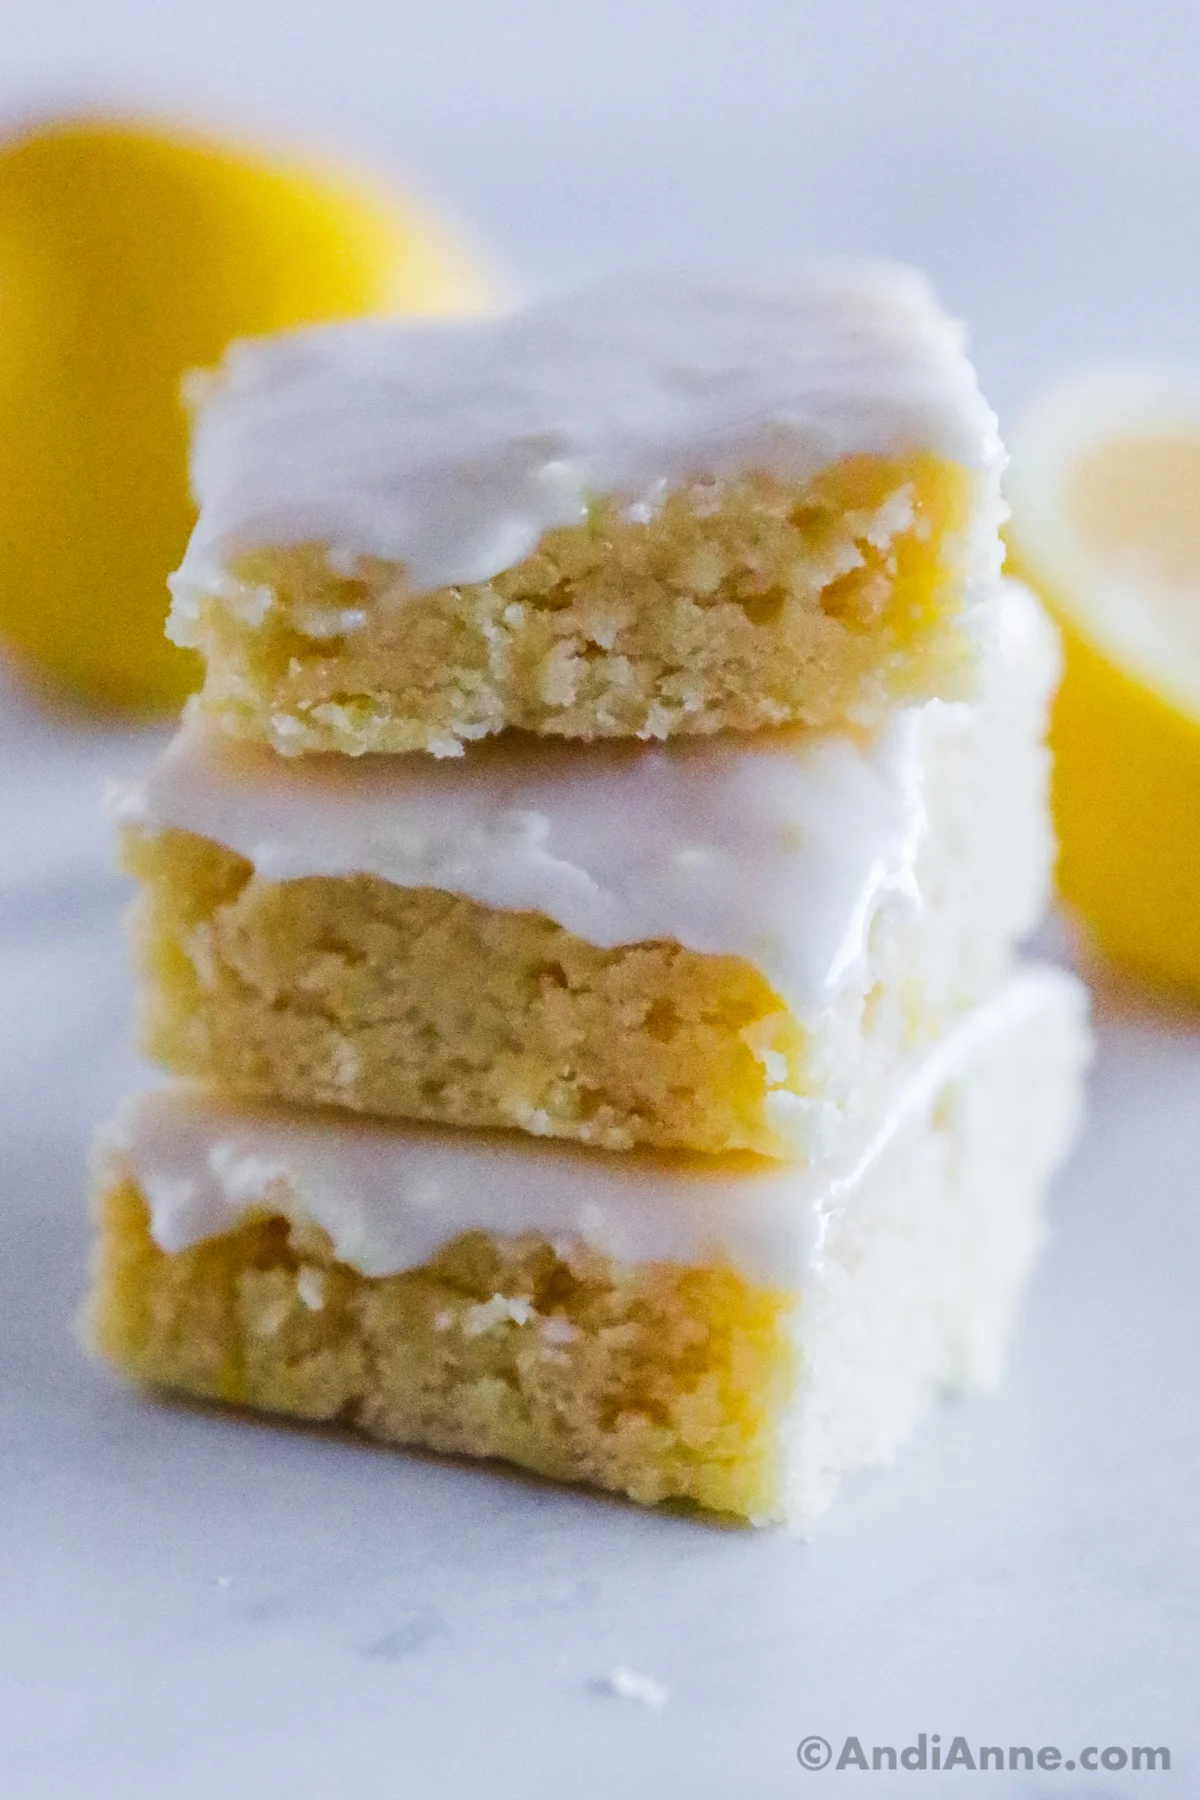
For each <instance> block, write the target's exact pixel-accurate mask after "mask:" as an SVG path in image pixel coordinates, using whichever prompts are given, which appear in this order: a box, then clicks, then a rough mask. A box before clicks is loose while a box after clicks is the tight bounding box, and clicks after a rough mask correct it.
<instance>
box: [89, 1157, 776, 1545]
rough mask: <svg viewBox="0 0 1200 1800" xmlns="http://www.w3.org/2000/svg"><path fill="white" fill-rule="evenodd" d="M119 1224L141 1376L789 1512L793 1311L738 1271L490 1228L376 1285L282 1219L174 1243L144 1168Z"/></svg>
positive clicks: (96, 1295)
mask: <svg viewBox="0 0 1200 1800" xmlns="http://www.w3.org/2000/svg"><path fill="white" fill-rule="evenodd" d="M99 1228H100V1238H99V1249H98V1254H97V1267H96V1278H95V1284H94V1290H93V1298H92V1302H91V1307H90V1311H89V1317H88V1321H87V1331H88V1336H89V1340H90V1341H91V1343H92V1344H93V1345H94V1347H95V1348H96V1349H97V1350H98V1351H99V1353H100V1354H101V1355H103V1356H105V1357H107V1358H108V1359H109V1361H111V1362H112V1363H114V1364H115V1365H116V1367H117V1368H119V1369H120V1370H121V1371H122V1372H123V1373H124V1374H125V1375H126V1376H128V1377H129V1378H131V1379H133V1380H135V1381H139V1382H145V1383H150V1384H154V1385H158V1386H162V1387H165V1388H169V1389H171V1388H173V1389H179V1390H182V1391H184V1392H186V1393H189V1394H194V1395H197V1396H199V1397H201V1398H209V1399H214V1400H221V1401H224V1402H227V1403H231V1404H235V1405H245V1406H253V1407H257V1408H260V1409H262V1410H263V1411H266V1412H276V1413H286V1414H290V1415H291V1416H293V1417H297V1418H303V1419H311V1420H322V1421H335V1422H337V1423H340V1424H343V1425H349V1426H353V1427H355V1428H357V1429H359V1430H362V1431H365V1432H367V1433H369V1434H370V1435H371V1436H373V1437H378V1438H382V1439H385V1440H387V1441H388V1442H391V1443H397V1444H408V1443H412V1444H421V1445H424V1446H426V1447H427V1448H430V1449H434V1450H440V1451H448V1452H458V1453H463V1454H467V1455H471V1456H487V1457H501V1458H505V1459H507V1460H509V1461H512V1462H516V1463H519V1464H521V1465H522V1466H523V1467H525V1468H527V1469H531V1470H533V1471H535V1472H536V1473H538V1474H542V1475H547V1476H551V1477H553V1478H555V1479H558V1480H563V1481H581V1482H587V1483H589V1484H591V1485H593V1486H596V1487H602V1488H609V1489H613V1490H615V1491H617V1492H620V1493H623V1494H627V1495H628V1496H629V1497H630V1498H631V1499H634V1500H637V1501H640V1502H642V1503H643V1504H646V1505H651V1504H654V1503H656V1502H658V1501H662V1500H669V1499H677V1500H688V1501H692V1502H695V1503H696V1504H698V1505H700V1506H703V1507H705V1508H707V1509H710V1510H713V1511H716V1512H726V1513H736V1514H740V1515H742V1516H745V1517H752V1518H759V1517H766V1516H771V1515H773V1514H775V1513H777V1511H778V1508H779V1495H780V1480H781V1477H780V1469H779V1462H778V1458H779V1453H780V1452H779V1445H778V1437H777V1432H776V1430H775V1426H776V1424H777V1417H778V1413H779V1411H780V1409H781V1407H782V1405H783V1403H784V1400H785V1398H786V1396H787V1394H788V1393H789V1391H790V1389H791V1386H792V1384H793V1381H794V1359H795V1352H794V1348H793V1344H792V1338H791V1334H790V1333H789V1330H788V1321H789V1317H790V1310H791V1302H790V1301H789V1300H788V1298H787V1297H786V1296H783V1295H780V1294H776V1293H774V1292H772V1291H770V1290H767V1289H763V1288H756V1287H752V1286H751V1285H749V1284H748V1283H747V1282H746V1281H744V1280H743V1279H742V1278H741V1277H739V1276H738V1275H736V1274H735V1273H734V1272H732V1271H730V1270H728V1269H724V1268H720V1267H710V1268H704V1269H699V1268H681V1267H675V1266H673V1265H670V1264H662V1263H660V1264H654V1265H648V1266H644V1267H639V1268H630V1267H628V1266H626V1265H623V1264H618V1263H613V1262H611V1261H609V1260H608V1259H606V1258H604V1257H602V1256H600V1255H599V1254H597V1253H595V1252H592V1251H586V1250H583V1249H581V1248H573V1249H572V1250H571V1252H570V1254H569V1255H565V1254H561V1253H560V1252H559V1251H558V1250H556V1249H555V1248H554V1247H553V1246H552V1245H551V1244H549V1243H548V1242H546V1240H545V1239H543V1238H540V1237H537V1236H536V1235H530V1236H526V1237H522V1238H516V1239H503V1240H501V1239H497V1238H494V1237H491V1236H489V1235H488V1234H487V1233H486V1232H482V1231H477V1232H470V1233H467V1234H465V1235H464V1236H461V1237H459V1238H456V1239H455V1240H454V1241H453V1242H452V1243H450V1244H448V1245H447V1246H446V1247H445V1249H444V1250H443V1251H442V1252H441V1253H440V1254H439V1255H438V1256H437V1257H436V1258H435V1259H434V1260H433V1261H432V1262H430V1263H429V1264H427V1265H426V1266H424V1267H422V1268H417V1269H410V1270H407V1271H405V1272H404V1273H403V1274H399V1275H391V1276H386V1277H381V1278H374V1279H371V1278H368V1277H366V1276H363V1275H360V1274H358V1273H357V1271H355V1270H353V1269H351V1268H349V1267H347V1266H346V1265H345V1264H342V1263H339V1262H337V1261H336V1260H334V1258H333V1257H332V1254H331V1252H330V1248H329V1244H328V1240H327V1239H325V1237H324V1234H323V1233H321V1232H319V1231H315V1230H312V1229H308V1230H302V1231H298V1230H297V1229H296V1228H294V1227H293V1228H290V1229H289V1227H288V1225H287V1223H286V1221H285V1220H284V1219H282V1218H279V1217H270V1218H260V1219H257V1220H253V1221H249V1222H247V1223H246V1224H245V1225H243V1226H242V1227H241V1228H240V1229H239V1230H237V1231H234V1232H230V1233H228V1234H226V1235H224V1236H222V1237H218V1238H212V1239H209V1240H207V1241H206V1242H204V1243H200V1244H197V1245H195V1246H194V1247H193V1248H192V1249H189V1250H184V1251H179V1252H176V1253H174V1254H173V1255H167V1254H165V1253H164V1252H163V1251H162V1250H160V1249H159V1248H158V1246H157V1245H156V1244H155V1242H154V1240H153V1238H152V1237H151V1235H150V1229H149V1215H148V1212H147V1209H146V1204H145V1201H144V1198H143V1197H142V1195H141V1194H140V1192H139V1191H138V1189H137V1187H136V1186H135V1185H134V1184H132V1183H130V1182H129V1181H116V1182H114V1183H112V1184H110V1185H108V1186H107V1187H106V1188H105V1190H104V1192H103V1194H102V1196H101V1200H100V1203H99Z"/></svg>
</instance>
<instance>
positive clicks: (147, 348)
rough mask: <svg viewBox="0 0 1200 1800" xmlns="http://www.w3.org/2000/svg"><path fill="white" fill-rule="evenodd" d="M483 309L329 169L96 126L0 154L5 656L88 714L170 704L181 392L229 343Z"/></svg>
mask: <svg viewBox="0 0 1200 1800" xmlns="http://www.w3.org/2000/svg"><path fill="white" fill-rule="evenodd" d="M481 300H482V287H481V283H480V281H479V279H478V278H477V277H476V276H475V275H474V274H473V272H472V271H471V269H470V267H469V265H468V263H467V261H466V259H465V258H463V257H461V256H460V255H459V253H458V252H457V251H456V250H454V248H453V247H452V246H451V244H450V243H449V241H448V240H447V241H446V242H445V243H443V241H442V240H441V238H440V237H439V235H438V233H437V232H436V230H435V229H434V228H433V227H432V226H430V225H428V224H427V223H426V222H425V221H424V220H423V219H422V218H420V217H419V216H417V215H416V214H412V213H410V212H408V211H407V210H406V209H405V208H404V207H403V206H402V205H398V204H397V203H396V202H395V201H394V200H393V199H392V198H391V197H390V196H385V195H382V194H376V193H373V192H372V191H371V190H370V188H369V187H364V186H363V185H362V184H361V183H359V182H355V181H351V180H349V179H342V178H340V177H339V176H338V175H337V174H336V173H331V172H328V171H326V170H324V169H318V170H314V169H311V168H307V167H305V166H303V165H289V164H287V163H277V162H273V161H271V160H268V159H267V158H264V157H260V156H258V155H256V154H254V153H247V152H245V151H243V150H241V149H240V148H236V147H230V146H223V145H217V144H212V143H208V142H206V141H204V140H201V139H198V138H192V137H188V136H184V135H178V136H176V135H171V134H169V133H164V132H161V131H158V130H151V129H142V128H139V127H136V126H130V125H126V124H116V123H114V124H106V123H104V122H98V121H93V120H80V121H65V122H62V123H58V124H54V125H50V126H46V127H43V128H41V129H38V130H36V131H33V132H30V133H29V134H27V135H25V136H23V137H21V138H18V139H15V140H11V141H9V142H8V143H7V144H4V145H0V637H2V638H3V639H4V640H5V641H6V642H7V643H8V645H9V646H10V647H12V648H14V649H15V650H16V651H17V652H18V653H19V654H20V655H22V656H23V657H25V658H27V659H29V660H30V661H31V663H32V664H33V666H34V667H35V668H36V669H38V670H39V671H40V672H42V673H43V674H47V675H49V676H51V677H53V678H55V679H57V680H58V681H60V682H62V683H65V684H68V685H69V686H70V687H71V688H73V689H74V690H75V691H76V692H77V693H78V694H79V695H81V696H83V697H85V698H87V699H90V700H92V701H95V702H101V703H109V704H114V705H119V706H125V707H135V708H139V709H152V708H158V707H167V706H171V705H174V704H177V703H178V701H179V700H180V699H181V698H182V697H183V695H184V694H185V693H186V692H187V691H188V690H189V689H190V688H192V687H194V686H195V685H197V683H198V679H199V669H198V666H197V664H196V661H195V659H194V657H193V656H192V655H191V654H190V653H187V652H184V651H181V650H178V649H177V648H175V647H174V646H173V645H171V644H169V643H168V642H167V641H166V639H165V638H164V636H163V623H164V620H165V616H166V611H167V603H168V595H167V588H166V579H167V576H168V575H169V574H170V572H171V571H172V570H173V569H174V568H175V567H176V566H177V565H178V563H179V561H180V559H181V558H182V555H183V550H184V546H185V545H186V542H187V538H188V534H189V532H190V530H191V526H192V523H193V518H194V513H193V509H192V505H191V501H190V499H189V496H188V489H187V472H186V463H187V424H186V418H185V415H184V410H183V406H182V403H181V398H180V387H181V381H182V378H183V375H184V374H185V372H186V371H187V370H188V369H189V368H192V367H196V366H204V365H207V364H211V363H213V362H215V361H216V360H217V358H218V357H219V356H220V355H221V353H222V351H223V350H224V348H225V346H226V344H227V343H228V342H229V340H230V339H231V338H234V337H238V336H245V335H249V334H254V333H258V332H266V331H275V330H279V329H283V328H285V327H288V326H294V325H299V324H305V323H312V322H318V321H322V320H329V319H335V318H341V317H347V316H352V315H356V314H362V313H377V312H393V311H405V310H413V311H434V312H438V311H448V310H455V309H458V308H462V307H471V306H473V305H478V304H480V303H481Z"/></svg>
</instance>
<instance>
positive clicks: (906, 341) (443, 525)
mask: <svg viewBox="0 0 1200 1800" xmlns="http://www.w3.org/2000/svg"><path fill="white" fill-rule="evenodd" d="M196 398H197V402H198V416H197V421H196V428H195V433H194V440H193V451H192V483H193V488H194V491H195V494H196V498H197V500H198V502H199V505H200V519H199V523H198V525H197V527H196V530H195V533H194V535H193V538H192V542H191V544H190V546H189V548H188V552H187V556H186V559H185V561H184V564H183V567H182V569H181V570H180V572H179V575H178V576H177V577H176V579H175V583H174V586H175V593H176V605H175V611H174V615H173V624H172V632H173V634H174V635H175V636H176V637H177V638H178V639H179V641H181V642H182V641H188V640H189V638H190V633H191V612H192V609H193V606H194V597H195V594H196V593H197V592H204V591H212V590H219V589H220V587H221V582H222V571H223V569H224V568H225V567H226V566H227V565H228V563H229V562H230V561H232V560H234V559H236V558H237V556H238V555H239V554H242V553H244V552H246V551H249V550H253V549H260V548H263V547H265V546H267V545H294V544H300V543H323V544H325V545H327V546H328V550H329V555H330V560H331V563H332V565H333V566H334V567H335V568H343V567H344V568H345V569H346V571H347V572H348V573H349V572H352V571H353V569H354V566H355V563H356V560H357V558H359V557H360V556H374V557H381V558H386V559H389V560H395V561H398V562H400V563H403V564H404V565H405V566H406V569H407V573H408V578H409V581H410V583H411V585H412V587H413V589H414V590H415V591H420V590H423V589H429V588H434V587H441V586H445V585H450V584H455V583H462V582H473V581H485V580H488V579H490V578H491V577H492V576H494V575H497V574H499V573H500V572H501V571H502V570H504V569H506V568H511V567H512V566H514V565H515V564H516V563H518V562H521V561H522V560H523V559H524V558H525V557H526V556H528V555H529V554H530V552H531V551H532V550H533V549H534V547H535V546H536V544H537V542H538V539H539V538H540V537H541V535H542V534H543V532H544V531H546V530H547V529H549V528H551V527H554V526H565V525H574V524H579V523H581V522H582V521H583V520H584V519H585V517H586V515H587V509H588V505H589V501H590V500H591V499H592V498H594V497H595V496H596V495H600V494H605V495H609V494H613V495H619V496H622V497H624V498H626V499H627V500H628V502H629V504H630V505H631V506H633V507H635V508H647V507H649V508H653V507H654V506H655V505H656V504H657V502H658V500H659V499H660V498H661V495H662V493H663V492H664V490H665V489H666V488H667V487H669V486H672V485H675V484H677V483H679V482H681V481H684V480H688V479H690V478H704V477H713V478H719V477H723V476H725V477H727V476H731V475H737V474H741V473H743V472H745V471H747V470H750V469H754V470H762V471H764V472H769V473H772V474H776V475H778V476H780V477H782V478H786V479H794V480H797V481H803V480H806V479H808V478H809V477H811V476H812V475H814V474H815V473H816V472H817V471H818V470H819V469H821V468H823V467H825V466H826V465H827V464H828V463H830V462H833V461H835V460H837V459H838V458H840V457H844V456H848V455H851V454H854V453H858V452H875V453H879V454H893V453H901V452H904V451H911V450H930V451H933V452H935V453H937V454H940V455H943V456H945V457H946V458H947V459H949V460H951V461H953V462H956V463H959V464H961V465H963V466H965V467H968V468H971V469H974V470H977V471H979V472H980V473H981V475H982V477H983V480H982V483H981V488H980V501H981V518H980V525H981V544H982V545H986V547H987V555H988V558H989V561H988V563H987V568H986V569H984V570H982V571H981V572H984V573H989V572H991V571H992V570H994V568H995V567H997V566H998V560H999V551H998V545H997V542H996V533H995V526H996V523H997V520H998V517H999V507H1000V502H999V487H998V483H999V472H1000V468H1001V466H1002V462H1003V453H1002V450H1001V445H1000V440H999V437H998V435H997V430H996V420H995V417H994V415H993V414H992V412H991V411H990V409H989V408H988V406H987V405H986V403H985V401H984V400H983V398H982V396H981V395H980V393H979V390H978V388H977V386H976V384H975V377H974V372H973V370H972V368H971V365H970V363H969V362H968V361H967V359H966V357H965V356H964V354H963V350H962V340H961V333H960V331H959V328H958V327H957V326H956V325H954V324H953V323H952V322H951V321H950V320H948V319H947V318H946V317H945V316H944V315H943V314H942V313H941V311H940V310H939V308H938V306H937V304H936V302H935V300H934V298H933V295H932V293H931V291H930V289H929V288H928V286H927V284H926V283H925V282H924V281H923V280H922V279H921V278H920V277H919V276H918V275H916V274H915V273H913V272H911V271H909V270H907V269H903V268H899V267H893V266H890V265H885V264H873V263H852V262H845V263H842V262H828V263H814V264H810V265H802V266H800V267H798V268H796V269H795V270H793V271H792V272H790V273H785V274H781V275H779V276H777V277H775V278H773V279H763V280H759V281H741V282H738V281H732V280H719V279H714V278H709V279H704V278H700V277H692V278H689V277H684V276H668V275H658V276H655V275H640V276H626V277H623V278H613V279H610V280H608V281H605V282H603V283H601V284H599V285H597V286H595V287H593V288H591V289H589V290H587V291H585V292H583V293H580V294H577V295H570V296H567V297H564V298H559V299H553V300H549V301H546V302H543V303H542V304H540V305H537V306H533V307H530V308H528V309H526V310H524V311H521V312H517V313H514V314H511V315H509V316H507V317H502V318H498V319H485V320H482V321H478V320H470V321H450V322H444V323H443V322H438V323H436V324H430V323H428V322H424V321H420V322H411V323H401V322H384V321H367V322H356V323H354V324H348V325H336V326H328V327H323V328H319V329H315V330H308V331H301V332H296V333H292V334H289V335H282V336H278V337H273V338H267V339H263V340H260V341H256V342H249V341H248V342H245V343H240V344H236V345H234V346H233V348H232V349H231V350H230V351H229V353H228V354H227V356H226V358H225V361H224V363H223V365H222V367H221V369H220V370H219V371H218V372H217V373H216V374H215V375H214V376H211V377H207V378H204V379H203V381H202V382H201V383H198V384H197V386H196Z"/></svg>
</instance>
